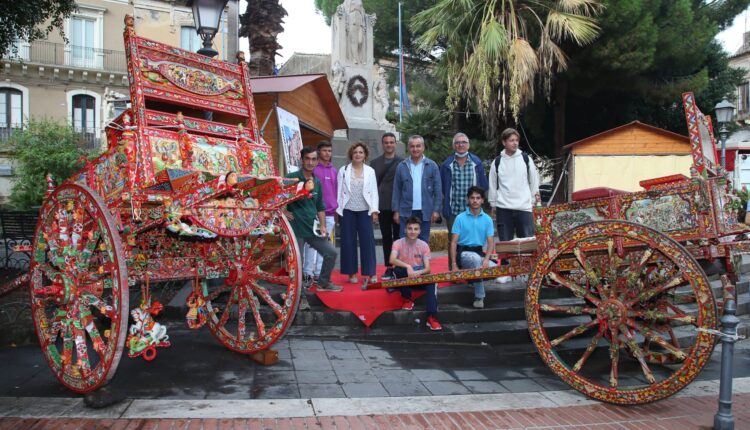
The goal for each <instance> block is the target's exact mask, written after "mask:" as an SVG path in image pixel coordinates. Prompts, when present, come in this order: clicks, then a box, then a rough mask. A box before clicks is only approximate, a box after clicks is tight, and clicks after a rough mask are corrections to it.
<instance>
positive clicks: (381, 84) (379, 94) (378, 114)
mask: <svg viewBox="0 0 750 430" xmlns="http://www.w3.org/2000/svg"><path fill="white" fill-rule="evenodd" d="M372 92H373V101H374V104H373V112H372V117H373V118H374V119H375V121H376V122H377V123H378V124H380V125H383V124H387V123H388V121H387V120H386V119H385V114H386V113H388V105H389V102H388V81H387V80H386V77H385V69H384V68H383V67H382V66H378V78H377V80H376V81H375V83H374V84H373V86H372Z"/></svg>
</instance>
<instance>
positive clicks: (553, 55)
mask: <svg viewBox="0 0 750 430" xmlns="http://www.w3.org/2000/svg"><path fill="white" fill-rule="evenodd" d="M599 10H600V3H599V1H598V0H567V1H537V0H488V1H485V0H455V1H454V0H439V1H438V2H437V3H436V4H435V6H433V7H431V8H429V9H427V10H424V11H422V12H420V13H418V14H417V15H415V16H414V19H413V20H412V23H413V26H414V28H415V29H416V30H417V31H418V32H420V37H419V44H420V46H421V47H422V48H423V49H424V50H425V51H432V50H433V49H435V48H436V47H440V46H445V50H444V51H443V52H442V55H441V56H440V61H439V63H438V67H439V68H440V69H441V70H442V73H443V75H444V76H445V78H446V80H447V84H448V105H449V106H456V105H457V104H458V102H459V101H460V100H461V99H462V98H463V99H468V100H471V101H472V102H473V103H474V104H476V108H477V110H478V111H479V113H480V114H481V116H482V119H483V121H484V125H485V129H486V131H487V134H488V135H489V136H490V137H493V136H494V135H495V134H496V133H497V126H498V124H499V122H500V119H501V118H503V117H504V116H505V115H506V114H507V113H510V114H511V115H512V117H513V118H517V117H518V115H519V113H520V111H521V108H523V107H524V106H526V105H527V104H528V103H529V102H532V101H533V100H534V95H535V87H536V84H540V85H541V87H542V88H543V89H544V91H545V93H548V92H549V89H550V88H551V83H552V78H553V77H554V76H555V74H556V73H559V72H561V71H563V70H565V69H566V68H567V60H566V56H565V53H564V51H563V47H562V46H561V43H563V42H566V41H567V42H568V43H572V44H574V45H587V44H589V43H591V42H592V41H593V40H594V39H595V38H596V36H597V34H598V26H597V25H596V23H595V21H594V18H593V15H595V14H596V13H598V11H599Z"/></svg>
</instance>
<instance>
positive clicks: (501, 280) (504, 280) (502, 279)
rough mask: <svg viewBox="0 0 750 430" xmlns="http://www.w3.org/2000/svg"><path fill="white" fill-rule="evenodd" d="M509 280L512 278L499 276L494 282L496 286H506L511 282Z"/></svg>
mask: <svg viewBox="0 0 750 430" xmlns="http://www.w3.org/2000/svg"><path fill="white" fill-rule="evenodd" d="M511 279H512V278H511V277H510V276H501V277H499V278H496V279H495V282H497V283H498V284H507V283H508V282H510V281H511Z"/></svg>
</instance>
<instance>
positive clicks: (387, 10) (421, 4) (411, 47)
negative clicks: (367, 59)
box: [315, 0, 436, 58]
mask: <svg viewBox="0 0 750 430" xmlns="http://www.w3.org/2000/svg"><path fill="white" fill-rule="evenodd" d="M435 2H436V0H409V1H402V4H401V20H402V39H403V45H404V53H405V54H408V55H409V56H410V57H412V58H425V57H429V54H430V53H429V52H425V51H422V50H419V49H418V48H417V46H416V45H415V44H414V40H415V39H416V36H415V34H414V32H413V30H412V29H411V26H410V25H409V23H410V22H411V19H412V17H413V16H414V15H416V14H417V13H418V12H420V11H422V10H424V9H426V8H428V7H430V6H433V5H434V4H435ZM342 3H344V0H315V8H316V9H317V10H318V11H319V12H320V13H322V14H323V16H324V17H325V18H326V22H327V23H328V24H329V25H330V24H331V17H332V16H333V14H335V13H336V8H337V7H338V6H339V5H340V4H342ZM362 5H363V6H364V7H365V10H366V11H367V13H372V14H375V15H376V16H377V23H376V24H375V27H374V28H373V35H372V36H373V39H375V40H374V43H373V48H374V50H375V56H376V57H386V56H391V55H393V54H394V53H396V52H397V51H398V0H362Z"/></svg>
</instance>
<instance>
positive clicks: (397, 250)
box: [389, 216, 443, 330]
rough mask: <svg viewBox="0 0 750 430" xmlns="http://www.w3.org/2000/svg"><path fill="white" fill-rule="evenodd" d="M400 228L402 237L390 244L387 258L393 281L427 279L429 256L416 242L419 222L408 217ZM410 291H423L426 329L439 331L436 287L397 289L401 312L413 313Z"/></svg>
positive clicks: (427, 248)
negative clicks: (403, 231) (400, 301)
mask: <svg viewBox="0 0 750 430" xmlns="http://www.w3.org/2000/svg"><path fill="white" fill-rule="evenodd" d="M404 224H405V226H406V236H405V237H402V238H401V239H398V240H397V241H395V242H394V243H393V247H392V249H391V255H390V258H389V262H390V264H391V265H392V266H393V274H394V275H395V276H396V278H397V279H400V278H407V277H408V278H415V277H418V276H422V275H427V274H429V273H430V259H431V258H432V254H431V252H430V246H429V245H428V244H427V242H425V241H423V240H422V239H420V238H419V234H420V233H421V232H422V219H421V218H420V217H418V216H410V217H409V218H408V219H407V220H406V221H405V223H404ZM412 288H416V289H419V290H424V291H425V292H426V293H427V294H426V298H427V319H426V322H427V327H428V328H429V329H430V330H442V329H443V327H442V326H441V325H440V323H439V322H438V320H437V285H436V284H435V283H432V284H428V285H420V286H418V287H402V288H400V290H401V297H402V298H403V300H404V301H403V304H402V305H401V309H404V310H407V311H410V310H412V309H414V302H413V301H412V299H411V290H412Z"/></svg>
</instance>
